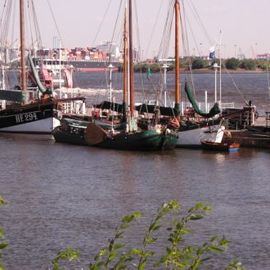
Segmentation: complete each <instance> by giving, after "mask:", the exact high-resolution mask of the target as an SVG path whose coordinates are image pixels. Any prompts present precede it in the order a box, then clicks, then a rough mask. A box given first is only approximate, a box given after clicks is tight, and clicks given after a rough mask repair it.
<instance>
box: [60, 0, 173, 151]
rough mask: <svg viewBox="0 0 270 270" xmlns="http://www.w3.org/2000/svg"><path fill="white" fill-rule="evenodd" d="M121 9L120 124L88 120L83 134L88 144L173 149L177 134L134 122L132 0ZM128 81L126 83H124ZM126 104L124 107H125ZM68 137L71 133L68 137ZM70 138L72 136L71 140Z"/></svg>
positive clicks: (139, 148)
mask: <svg viewBox="0 0 270 270" xmlns="http://www.w3.org/2000/svg"><path fill="white" fill-rule="evenodd" d="M126 14H127V12H125V27H124V29H125V30H124V63H123V67H124V68H123V70H124V80H123V105H122V108H123V111H122V113H123V116H122V125H121V127H120V128H118V129H115V128H114V127H112V128H109V129H104V128H102V127H101V126H100V125H98V124H96V123H95V122H92V123H89V124H88V126H87V128H86V129H85V133H84V138H85V141H86V143H87V144H88V145H91V146H97V147H102V148H109V149H120V150H162V149H173V148H174V147H175V145H176V141H177V135H176V133H175V132H173V131H171V130H170V129H168V128H167V127H166V126H163V125H158V124H157V123H155V124H154V125H150V124H149V125H147V126H146V127H144V128H140V127H139V125H138V116H137V115H136V111H135V95H134V94H135V93H134V92H135V91H134V74H133V42H132V0H129V12H128V16H127V15H126ZM127 17H128V19H129V23H128V26H129V30H127V20H126V18H127ZM128 82H129V84H128ZM128 86H129V97H130V99H129V106H128V105H127V104H128V100H127V96H128V95H127V91H128ZM127 107H128V108H127ZM55 132H57V135H56V136H55V139H56V140H57V141H60V140H61V139H59V138H60V137H61V135H62V136H63V137H62V138H63V140H62V141H63V142H66V138H67V136H65V134H64V132H61V128H58V129H57V130H56V131H55ZM70 138H71V137H70ZM72 142H74V141H73V140H72V141H71V143H72Z"/></svg>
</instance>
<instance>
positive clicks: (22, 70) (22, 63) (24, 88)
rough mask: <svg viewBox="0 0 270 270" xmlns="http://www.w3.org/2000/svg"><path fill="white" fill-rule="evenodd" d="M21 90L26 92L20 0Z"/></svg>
mask: <svg viewBox="0 0 270 270" xmlns="http://www.w3.org/2000/svg"><path fill="white" fill-rule="evenodd" d="M20 53H21V81H20V83H21V89H22V91H26V87H27V86H26V68H25V21H24V0H20Z"/></svg>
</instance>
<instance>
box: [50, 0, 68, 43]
mask: <svg viewBox="0 0 270 270" xmlns="http://www.w3.org/2000/svg"><path fill="white" fill-rule="evenodd" d="M47 3H48V6H49V9H50V11H51V14H52V18H53V21H54V25H55V27H56V31H57V34H58V36H59V38H60V41H61V46H63V47H65V46H64V45H63V44H64V42H63V38H62V35H61V33H60V30H59V27H58V25H57V22H56V19H55V16H54V13H53V9H52V6H51V3H50V0H47Z"/></svg>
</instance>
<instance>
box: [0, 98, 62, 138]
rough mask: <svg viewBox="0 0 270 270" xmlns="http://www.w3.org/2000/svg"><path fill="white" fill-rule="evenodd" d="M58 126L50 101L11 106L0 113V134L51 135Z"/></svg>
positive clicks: (54, 108)
mask: <svg viewBox="0 0 270 270" xmlns="http://www.w3.org/2000/svg"><path fill="white" fill-rule="evenodd" d="M59 124H60V122H59V120H58V113H57V109H56V104H55V103H54V102H53V101H52V100H48V101H40V102H34V103H30V104H27V105H21V104H13V105H11V106H10V107H9V108H7V109H5V110H2V111H0V132H5V133H24V134H51V132H52V130H53V129H54V128H55V127H56V126H57V125H59Z"/></svg>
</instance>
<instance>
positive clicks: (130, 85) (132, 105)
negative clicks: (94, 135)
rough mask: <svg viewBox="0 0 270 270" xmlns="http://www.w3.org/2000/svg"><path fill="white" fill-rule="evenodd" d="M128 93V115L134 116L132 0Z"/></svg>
mask: <svg viewBox="0 0 270 270" xmlns="http://www.w3.org/2000/svg"><path fill="white" fill-rule="evenodd" d="M128 17H129V18H128V19H129V20H128V26H129V52H128V53H129V91H130V115H131V116H134V103H135V102H134V70H133V39H132V0H129V16H128Z"/></svg>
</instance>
